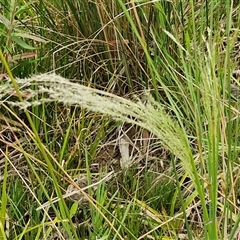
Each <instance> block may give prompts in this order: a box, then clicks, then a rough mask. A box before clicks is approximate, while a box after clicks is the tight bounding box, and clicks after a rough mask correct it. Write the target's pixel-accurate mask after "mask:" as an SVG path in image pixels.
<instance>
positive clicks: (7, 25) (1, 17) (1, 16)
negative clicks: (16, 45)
mask: <svg viewBox="0 0 240 240" xmlns="http://www.w3.org/2000/svg"><path fill="white" fill-rule="evenodd" d="M0 22H2V23H3V24H4V26H5V27H6V28H7V29H10V28H11V23H10V21H9V20H8V19H7V18H6V17H5V16H3V15H2V14H0Z"/></svg>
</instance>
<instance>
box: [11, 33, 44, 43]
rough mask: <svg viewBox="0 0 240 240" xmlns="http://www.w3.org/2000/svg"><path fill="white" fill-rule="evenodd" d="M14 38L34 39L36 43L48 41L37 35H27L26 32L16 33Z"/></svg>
mask: <svg viewBox="0 0 240 240" xmlns="http://www.w3.org/2000/svg"><path fill="white" fill-rule="evenodd" d="M12 36H14V37H20V38H27V39H32V40H34V41H36V42H42V43H47V41H46V40H44V39H43V38H41V37H38V36H35V35H32V34H29V33H26V32H15V33H13V34H12Z"/></svg>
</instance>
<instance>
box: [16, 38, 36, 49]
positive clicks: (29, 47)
mask: <svg viewBox="0 0 240 240" xmlns="http://www.w3.org/2000/svg"><path fill="white" fill-rule="evenodd" d="M12 40H13V41H14V42H15V43H16V44H18V45H19V46H21V47H22V48H25V49H28V50H34V49H36V48H35V47H32V46H30V45H28V44H27V43H25V42H24V41H23V40H22V39H20V38H19V37H17V36H12Z"/></svg>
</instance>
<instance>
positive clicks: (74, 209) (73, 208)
mask: <svg viewBox="0 0 240 240" xmlns="http://www.w3.org/2000/svg"><path fill="white" fill-rule="evenodd" d="M77 210H78V202H74V203H73V205H72V206H71V209H70V217H73V216H74V215H75V214H76V212H77Z"/></svg>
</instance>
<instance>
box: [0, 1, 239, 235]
mask: <svg viewBox="0 0 240 240" xmlns="http://www.w3.org/2000/svg"><path fill="white" fill-rule="evenodd" d="M238 8H239V6H238V4H236V3H235V2H234V1H230V0H229V1H227V2H226V1H218V2H217V4H216V3H215V2H214V1H206V2H205V4H202V2H201V1H199V2H196V3H195V2H193V1H190V2H189V1H176V2H174V3H173V2H159V1H145V2H130V3H125V2H124V1H121V0H118V1H104V0H101V1H98V2H97V3H93V2H89V1H85V0H84V1H81V3H78V4H77V2H73V1H66V2H65V3H62V2H59V1H58V0H55V1H53V2H51V3H49V2H48V1H41V2H39V3H36V4H32V5H31V8H30V7H29V8H26V7H23V8H20V6H19V5H18V4H17V1H12V2H11V4H9V10H7V9H6V8H5V10H4V11H7V15H6V17H7V20H8V21H5V22H4V23H5V25H4V35H3V36H2V37H1V42H2V46H3V49H4V51H3V52H4V56H5V57H6V56H7V53H8V51H10V53H11V54H13V55H14V54H17V53H18V52H17V51H20V52H24V53H25V51H26V50H24V51H23V48H24V46H31V44H33V45H34V47H36V48H37V54H38V55H37V56H38V58H36V59H35V60H34V61H31V60H29V62H27V61H24V59H22V60H23V61H21V62H19V64H17V65H14V64H16V63H14V64H13V63H11V65H10V68H9V66H8V64H7V63H6V62H5V60H4V59H5V58H4V57H3V56H1V61H2V63H3V68H2V69H3V72H4V73H5V72H6V71H8V74H9V77H10V79H11V81H12V82H10V81H5V82H3V84H2V85H1V88H0V96H1V99H3V104H2V105H1V109H2V111H4V113H7V114H8V117H9V119H11V118H12V119H14V120H16V119H17V121H19V122H20V123H21V124H20V125H19V124H16V122H15V121H9V124H8V125H7V126H8V128H6V127H5V128H4V131H3V134H2V136H3V137H2V138H1V144H2V145H3V153H2V154H3V157H4V161H5V164H6V166H7V165H8V166H10V165H11V166H14V165H16V166H17V164H11V163H12V157H13V156H14V155H11V154H9V152H8V151H9V148H10V149H11V150H10V151H11V152H15V151H16V152H18V153H21V154H22V155H21V157H22V158H21V159H22V162H25V163H27V164H26V165H25V167H26V169H27V170H26V172H25V174H26V177H22V174H20V172H19V169H20V166H19V167H18V166H17V167H16V168H14V171H15V173H17V175H18V176H19V178H18V179H21V181H18V182H16V183H15V185H16V186H17V188H18V189H19V193H22V192H23V189H26V192H27V193H31V194H30V197H29V196H28V197H26V195H24V194H23V195H24V201H27V202H29V207H28V208H27V209H24V208H22V207H21V202H22V201H23V198H21V197H20V195H21V194H15V193H16V191H17V190H16V187H15V188H14V183H13V185H11V186H13V187H9V193H7V192H6V183H8V182H11V176H10V175H9V174H7V170H6V169H7V167H5V172H4V176H3V179H4V181H3V183H2V184H1V187H2V192H3V193H5V194H3V197H2V199H1V201H2V202H1V216H2V217H3V219H4V217H5V218H6V221H4V220H3V221H1V223H2V225H1V226H4V224H5V226H7V223H8V221H7V217H6V216H7V215H8V216H9V218H10V220H11V219H17V220H18V222H19V223H20V225H18V226H17V227H16V224H15V223H13V224H12V225H11V226H14V227H13V228H12V229H14V232H11V233H9V234H10V235H9V236H11V237H10V238H14V237H15V238H16V239H17V238H18V239H19V238H23V237H31V238H35V239H41V238H42V237H43V238H44V237H45V238H47V237H48V238H53V237H54V236H55V235H56V234H57V235H58V236H59V237H60V238H62V239H64V238H70V239H71V238H73V236H74V238H76V239H77V238H89V239H93V238H94V239H95V238H96V237H97V238H101V237H105V238H109V239H110V238H111V239H124V238H128V239H143V238H146V237H151V238H154V239H158V238H161V237H168V238H171V239H176V238H177V237H179V236H181V237H185V238H186V239H199V238H202V239H217V238H228V239H233V238H234V235H236V234H237V232H238V230H237V229H238V225H239V221H240V218H239V217H238V216H237V211H238V206H237V198H238V196H239V193H238V190H237V188H238V184H239V183H238V181H237V180H235V179H238V167H239V166H238V164H239V161H238V152H239V148H238V145H239V137H238V135H239V130H238V129H239V127H238V126H239V100H238V96H236V94H237V92H238V91H237V90H236V89H238V86H237V85H238V80H237V79H236V78H234V77H232V72H236V71H234V68H235V67H236V64H237V63H238V62H237V61H238V60H237V59H238V57H237V55H235V51H234V45H236V44H235V43H236V40H237V36H238V33H239V31H238V29H237V27H238V25H239V16H238V14H237V12H238ZM35 12H37V13H38V17H37V18H35V17H34V16H35ZM25 13H27V14H26V15H27V16H30V18H28V21H27V23H31V24H27V26H29V25H31V28H26V24H24V26H25V27H24V31H28V33H29V34H30V33H31V34H33V33H34V35H35V36H38V37H40V35H41V38H35V42H32V40H31V39H32V38H28V37H26V35H24V34H23V32H24V31H23V28H22V27H23V26H22V25H21V24H19V25H14V21H15V20H14V19H16V21H17V22H18V23H21V21H23V20H24V19H25V16H26V15H25ZM89 17H91V21H89ZM5 20H6V19H5ZM6 23H9V24H8V25H6ZM7 26H11V27H10V28H8V27H7ZM26 29H27V30H26ZM14 31H20V32H21V31H22V35H21V36H20V37H22V38H23V40H24V41H25V43H26V44H28V45H24V46H23V44H22V45H19V44H17V42H16V41H15V42H14V41H12V40H13V39H15V40H16V38H13V39H12V36H14V33H15V32H14ZM24 36H25V37H24ZM28 36H30V35H28ZM43 36H44V39H45V40H47V41H48V43H47V44H46V41H43ZM36 42H38V43H40V42H41V45H36ZM18 43H19V41H18ZM16 50H17V51H16ZM15 51H16V52H15ZM24 56H25V55H24ZM29 56H30V55H29ZM34 56H35V57H36V55H34ZM27 59H28V58H27ZM26 66H28V68H27V71H25V70H24V69H26V68H25V67H26ZM52 70H54V71H55V72H56V73H58V74H61V75H62V76H63V78H62V77H60V76H58V75H55V74H52V75H51V74H43V75H36V76H33V77H30V78H28V79H16V80H14V78H13V76H12V75H11V73H14V75H15V76H20V77H21V78H22V77H23V73H24V74H27V75H29V74H30V73H32V74H34V73H38V72H47V71H52ZM32 74H31V75H32ZM236 76H237V75H236ZM24 77H25V76H24ZM67 79H73V80H71V81H69V80H67ZM79 83H81V84H82V85H80V84H79ZM231 84H233V85H231ZM83 85H85V86H86V85H87V86H88V87H92V88H88V87H85V86H83ZM13 86H14V87H13ZM233 86H234V88H233ZM95 88H97V89H101V90H104V92H103V91H99V90H96V89H95ZM231 89H235V90H236V91H235V90H234V94H232V92H231ZM108 92H112V93H116V94H118V95H120V96H124V98H121V97H117V96H116V95H114V94H110V93H108ZM146 92H147V94H146ZM143 93H144V94H143ZM12 95H15V96H12ZM16 95H17V97H18V98H19V99H20V102H19V101H18V100H17V98H16ZM134 95H137V96H136V97H135V96H134ZM233 95H234V96H233ZM129 98H131V99H132V101H130V100H129ZM12 106H14V107H12ZM18 107H21V108H22V109H23V110H21V111H22V112H21V115H20V116H21V117H22V116H24V119H23V120H21V119H20V118H19V114H18V113H19V112H18V110H17V109H18ZM15 111H16V112H17V114H16V113H15ZM93 112H94V113H93ZM103 116H104V117H103ZM113 119H115V120H117V121H116V122H113ZM0 120H1V124H2V123H3V126H6V122H7V120H6V118H2V117H1V118H0ZM122 122H128V123H130V125H134V126H135V125H138V126H140V127H141V128H144V129H147V130H148V131H149V132H151V133H154V135H155V136H157V138H159V139H160V142H159V146H161V147H160V148H161V149H163V151H162V152H163V153H166V152H167V154H166V157H165V160H164V161H165V169H164V170H162V171H164V173H165V174H164V177H162V172H158V171H157V170H156V169H155V172H154V169H151V170H153V173H151V171H148V170H149V169H148V167H149V166H147V165H148V159H147V155H146V163H145V170H141V171H139V172H138V167H139V166H138V164H139V163H135V164H133V165H132V166H131V167H130V168H129V169H125V170H123V171H122V170H121V168H120V167H119V163H116V162H118V161H119V158H120V157H119V156H118V155H119V153H118V152H117V151H116V149H117V140H118V137H116V133H115V132H114V131H115V129H116V128H118V127H119V126H120V125H121V123H122ZM9 129H10V133H11V134H10V138H8V137H7V136H9V135H8V133H9V132H8V131H9ZM16 130H18V131H16ZM23 136H24V137H23ZM110 139H115V141H112V142H110ZM116 139H117V140H116ZM13 140H14V141H13ZM105 149H106V150H105ZM102 152H104V153H107V154H105V155H104V156H105V157H104V162H105V163H104V164H103V161H102V162H101V168H98V170H97V174H96V172H94V171H96V170H93V167H94V166H95V164H96V158H98V157H99V155H100V153H102ZM110 152H111V153H110ZM160 152H161V151H160ZM139 153H141V151H139ZM158 153H159V151H158ZM146 154H149V152H147V153H146ZM143 158H145V155H144V157H143ZM155 161H156V162H161V161H162V159H161V157H159V156H158V155H157V156H155ZM166 162H167V163H166ZM9 163H10V164H9ZM115 165H117V167H116V166H115ZM110 169H111V170H112V169H114V171H115V175H114V177H113V178H112V179H111V181H108V182H107V181H105V180H104V181H101V179H104V175H105V174H108V172H109V171H110ZM143 169H144V168H143ZM99 172H100V173H99ZM101 174H102V175H101ZM156 175H159V185H160V188H158V187H156V188H155V189H154V190H153V191H152V192H151V191H150V189H149V185H151V183H154V180H153V179H154V178H155V177H156ZM96 176H97V177H98V180H99V182H98V184H97V186H96V187H89V188H88V190H87V191H88V192H87V193H86V192H84V191H81V188H82V187H80V186H78V185H77V184H76V182H74V179H75V177H77V178H81V179H82V178H83V179H85V180H86V184H87V185H88V186H91V184H92V183H93V184H94V183H95V180H94V179H95V178H96ZM161 177H162V178H163V179H161ZM44 179H45V180H44ZM143 179H147V180H149V183H148V184H147V183H146V185H144V184H142V181H145V180H143ZM166 179H167V180H166ZM147 180H146V182H147ZM69 185H73V186H74V187H75V189H78V190H79V191H80V192H81V194H80V195H78V196H81V197H80V198H81V199H82V198H84V199H88V201H89V202H90V205H88V204H87V206H81V203H80V201H79V202H78V203H77V202H76V200H75V202H71V201H70V200H69V199H66V198H65V190H66V189H68V186H69ZM161 185H163V186H161ZM53 186H54V187H53ZM168 186H169V192H171V193H172V197H171V198H170V199H169V202H168V203H167V200H166V199H164V198H161V196H160V195H161V194H163V193H162V191H164V189H165V188H164V187H168ZM84 187H85V186H83V188H84ZM161 187H162V188H161ZM144 192H147V193H148V194H149V195H148V194H146V196H145V195H144V194H143V193H144ZM7 194H8V198H7V196H6V195H7ZM82 196H84V197H82ZM56 197H57V200H58V203H52V199H54V198H56ZM8 199H10V200H8ZM33 201H34V202H35V203H37V204H36V205H41V204H43V203H44V202H48V203H50V205H48V207H45V208H44V207H43V208H42V210H41V212H39V211H36V209H35V208H36V206H35V205H34V204H30V203H31V202H33ZM7 205H9V206H10V207H11V211H7V207H6V206H7ZM158 205H162V206H161V207H159V206H158ZM42 206H44V205H42ZM49 206H50V207H49ZM50 213H52V214H50ZM26 215H27V216H29V219H28V218H24V216H26ZM196 215H197V217H196ZM34 216H37V217H34ZM79 222H84V224H81V223H79ZM10 223H11V221H10ZM181 229H184V230H181ZM1 234H2V237H5V238H6V236H7V235H6V234H5V233H4V231H3V227H2V228H1ZM180 234H182V235H180ZM199 236H200V237H199Z"/></svg>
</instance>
